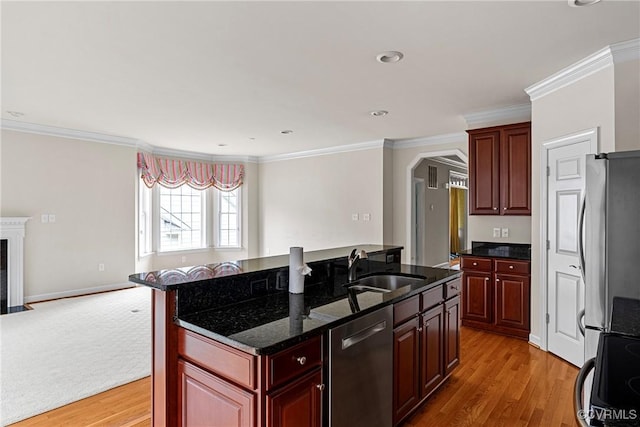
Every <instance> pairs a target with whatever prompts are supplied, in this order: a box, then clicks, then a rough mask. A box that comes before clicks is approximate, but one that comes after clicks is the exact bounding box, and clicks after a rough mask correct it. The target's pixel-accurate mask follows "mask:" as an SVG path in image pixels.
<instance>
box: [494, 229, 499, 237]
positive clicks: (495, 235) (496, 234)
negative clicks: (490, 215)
mask: <svg viewBox="0 0 640 427" xmlns="http://www.w3.org/2000/svg"><path fill="white" fill-rule="evenodd" d="M493 237H500V229H499V228H494V229H493Z"/></svg>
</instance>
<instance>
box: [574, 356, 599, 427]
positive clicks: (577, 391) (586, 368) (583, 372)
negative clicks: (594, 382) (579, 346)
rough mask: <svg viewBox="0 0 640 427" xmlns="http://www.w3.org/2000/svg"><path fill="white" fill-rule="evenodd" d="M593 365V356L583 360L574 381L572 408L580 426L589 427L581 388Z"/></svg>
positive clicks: (594, 363)
mask: <svg viewBox="0 0 640 427" xmlns="http://www.w3.org/2000/svg"><path fill="white" fill-rule="evenodd" d="M595 365H596V358H595V357H592V358H591V359H589V360H587V361H586V362H584V365H582V368H580V372H578V376H577V377H576V383H575V386H574V387H573V409H575V414H576V420H577V421H578V424H579V425H580V427H589V423H587V421H586V418H587V416H586V415H587V412H586V411H585V410H584V407H583V404H582V390H583V389H584V381H585V380H586V379H587V375H589V372H591V370H592V369H593V368H594V367H595Z"/></svg>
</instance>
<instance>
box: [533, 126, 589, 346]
mask: <svg viewBox="0 0 640 427" xmlns="http://www.w3.org/2000/svg"><path fill="white" fill-rule="evenodd" d="M587 139H588V140H589V143H590V144H591V145H590V148H589V150H590V151H591V152H592V153H597V152H598V128H592V129H586V130H583V131H579V132H575V133H572V134H569V135H563V136H560V137H557V138H553V139H550V140H547V141H546V142H543V143H542V145H541V146H540V248H539V250H540V252H539V254H540V269H539V270H538V274H539V275H540V276H539V277H540V284H541V285H540V325H541V331H542V336H541V337H539V338H538V342H537V343H536V344H537V345H538V346H539V347H540V349H541V350H544V351H547V349H548V347H549V331H548V323H547V320H546V319H547V312H548V309H549V306H548V301H547V297H548V296H547V286H548V283H547V277H548V274H547V268H548V260H547V255H548V252H547V240H548V235H549V230H548V227H549V224H548V218H547V217H548V212H547V209H548V203H547V198H548V197H549V188H548V187H549V182H548V177H547V166H549V159H548V157H549V150H551V149H554V148H558V147H563V146H566V145H571V144H576V143H578V142H582V141H585V140H587ZM531 337H532V335H529V341H532V342H533V339H532V338H531Z"/></svg>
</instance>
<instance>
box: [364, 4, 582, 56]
mask: <svg viewBox="0 0 640 427" xmlns="http://www.w3.org/2000/svg"><path fill="white" fill-rule="evenodd" d="M576 1H577V0H576ZM403 57H404V54H403V53H402V52H397V51H395V50H390V51H388V52H382V53H381V54H379V55H378V56H376V60H377V61H378V62H382V63H385V64H388V63H391V62H398V61H400V60H401V59H402V58H403Z"/></svg>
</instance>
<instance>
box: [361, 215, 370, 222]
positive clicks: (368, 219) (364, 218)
mask: <svg viewBox="0 0 640 427" xmlns="http://www.w3.org/2000/svg"><path fill="white" fill-rule="evenodd" d="M362 220H363V221H371V214H368V213H366V214H362Z"/></svg>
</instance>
